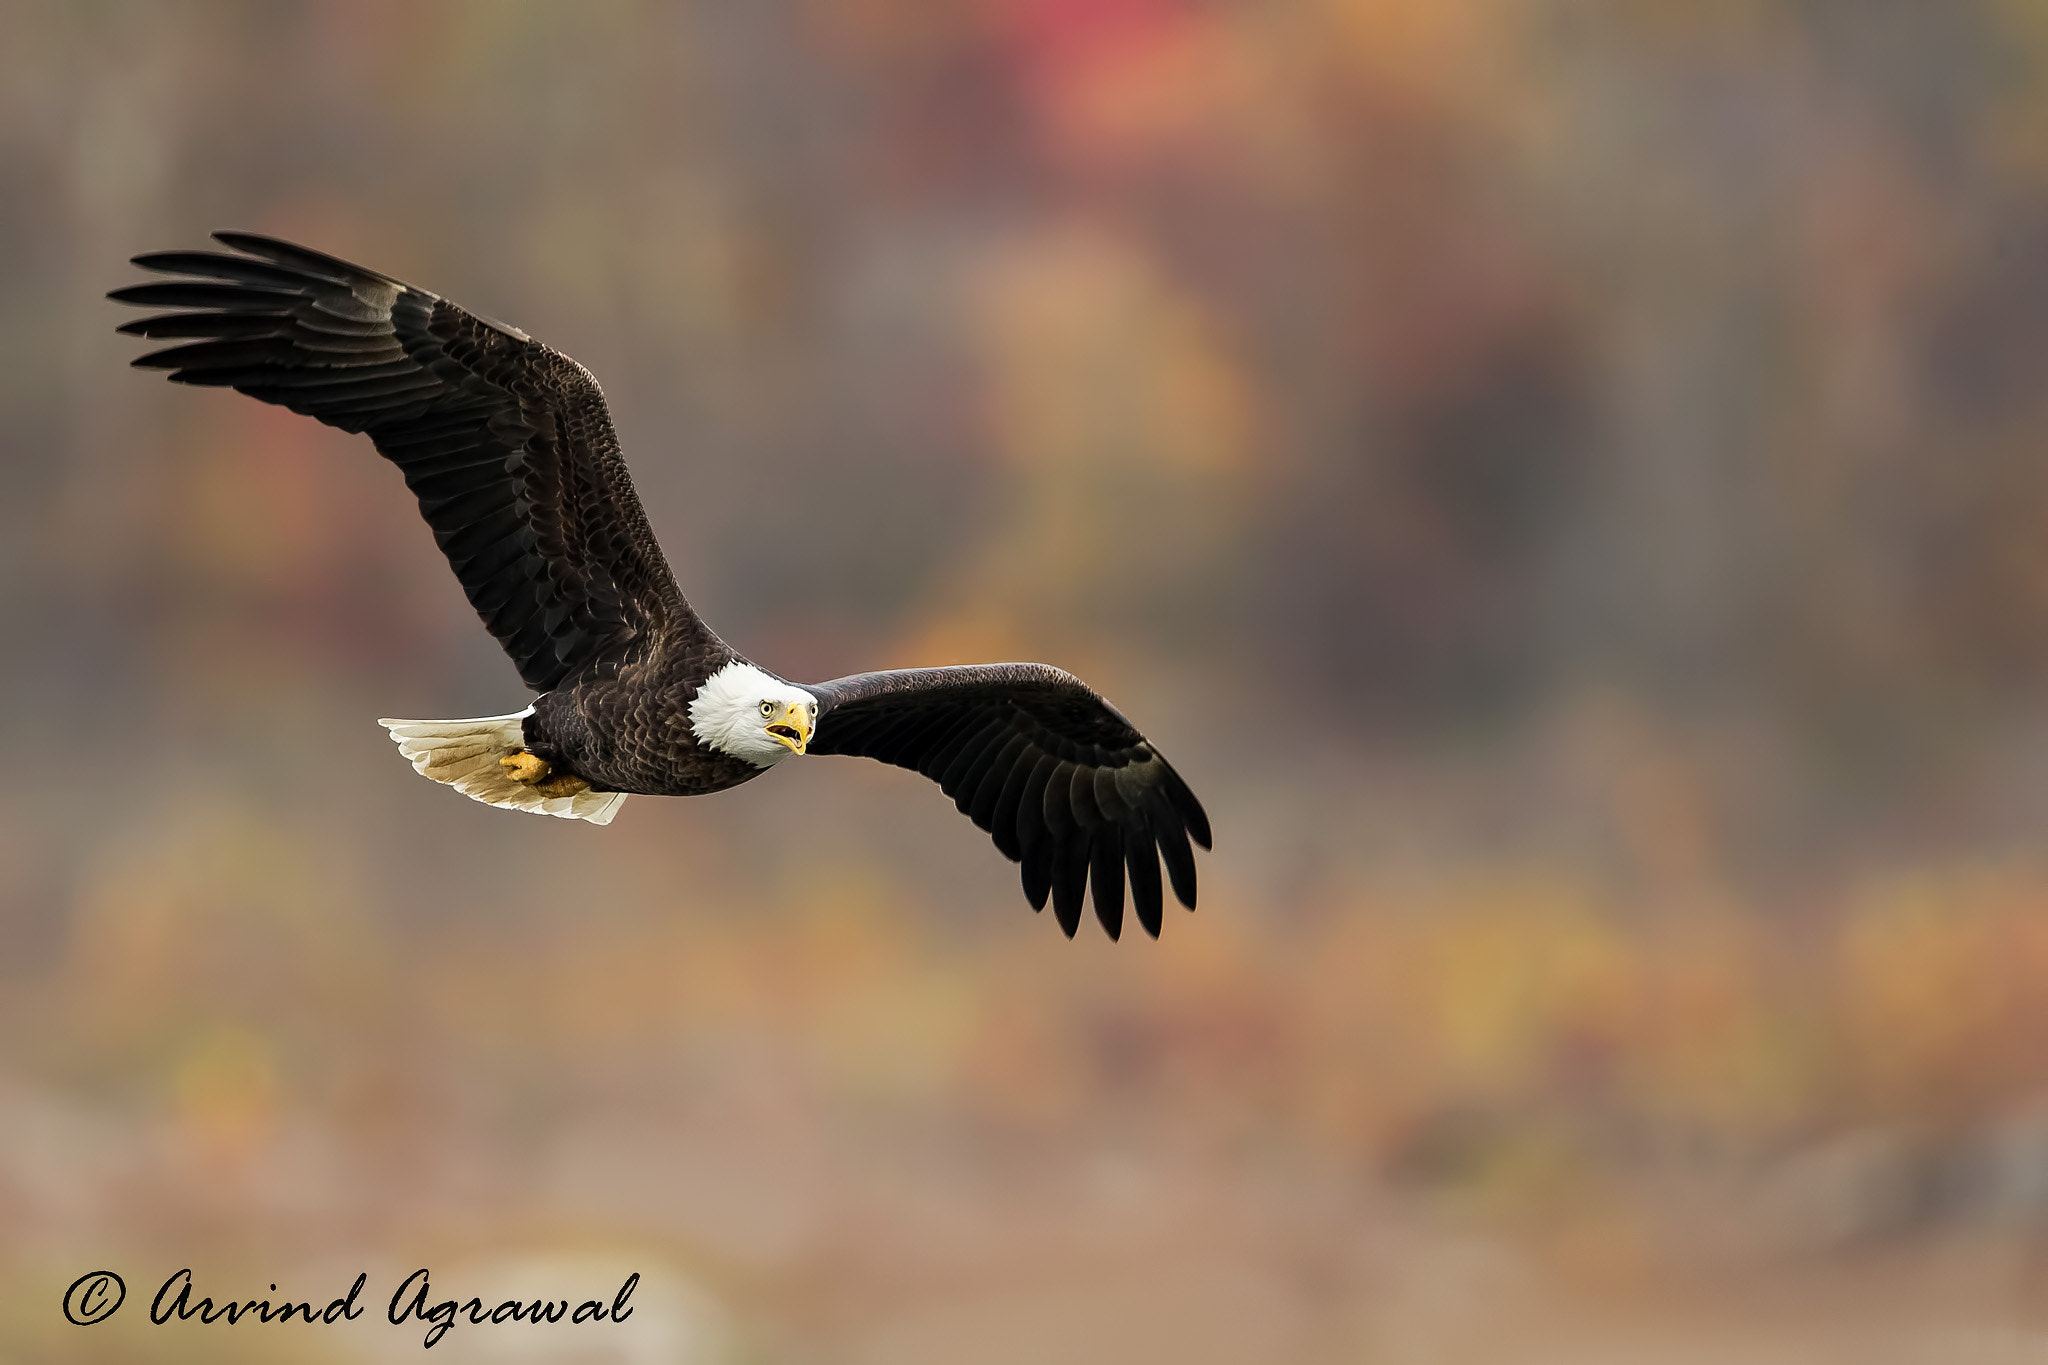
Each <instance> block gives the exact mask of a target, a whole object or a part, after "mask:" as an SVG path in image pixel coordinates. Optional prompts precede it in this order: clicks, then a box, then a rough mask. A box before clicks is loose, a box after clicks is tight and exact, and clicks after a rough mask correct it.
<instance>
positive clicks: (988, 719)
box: [808, 664, 1209, 938]
mask: <svg viewBox="0 0 2048 1365" xmlns="http://www.w3.org/2000/svg"><path fill="white" fill-rule="evenodd" d="M808 690H809V691H810V692H811V693H812V694H813V695H815V696H816V697H817V698H818V727H817V732H816V735H815V737H814V738H813V739H812V740H811V744H810V752H811V753H814V754H859V755H861V756H862V757H865V758H875V759H880V760H881V761H882V762H884V763H893V764H895V765H896V766H897V767H899V768H909V769H911V770H912V771H913V772H919V773H923V774H924V775H925V776H926V777H929V778H931V779H932V780H933V781H935V782H937V783H938V784H939V786H940V788H941V789H942V790H943V791H944V792H945V793H946V795H948V796H950V797H952V798H953V804H954V805H956V806H958V807H959V808H960V811H961V813H962V814H964V815H966V816H967V817H968V818H969V819H970V820H972V821H974V823H975V824H977V825H979V826H981V827H982V828H983V829H985V830H987V831H988V832H989V835H990V836H991V837H992V838H993V839H994V840H995V844H996V847H997V848H999V849H1001V850H1002V851H1003V855H1004V856H1005V857H1007V858H1009V859H1010V860H1011V861H1012V862H1021V863H1022V864H1023V865H1024V869H1023V875H1024V894H1025V895H1026V896H1027V897H1029V898H1030V901H1031V908H1032V909H1034V910H1042V909H1044V908H1045V901H1046V897H1047V895H1048V894H1050V895H1051V897H1052V904H1053V913H1054V914H1055V915H1057V916H1058V917H1059V922H1060V928H1062V929H1064V930H1065V931H1066V933H1067V937H1069V938H1072V937H1073V935H1074V930H1075V928H1076V927H1077V926H1078V925H1079V924H1080V922H1081V901H1082V897H1083V893H1084V892H1086V891H1087V890H1088V889H1089V887H1090V886H1091V885H1092V886H1093V888H1094V894H1095V917H1096V918H1097V919H1099V920H1101V921H1102V927H1103V928H1104V929H1106V930H1108V931H1109V936H1110V937H1111V938H1115V937H1117V936H1118V934H1120V933H1121V932H1122V931H1123V922H1124V875H1125V871H1126V869H1127V868H1128V870H1129V874H1130V883H1131V899H1132V901H1133V903H1134V904H1135V906H1136V909H1137V912H1138V923H1140V924H1142V925H1143V926H1144V927H1145V932H1146V933H1148V934H1150V935H1152V936H1153V937H1154V938H1157V937H1158V936H1159V919H1160V905H1161V897H1160V887H1159V861H1160V858H1161V857H1163V858H1164V859H1165V861H1166V872H1167V877H1168V879H1169V880H1170V881H1171V882H1172V883H1173V894H1174V895H1175V896H1176V897H1177V898H1178V899H1179V900H1180V903H1181V904H1182V905H1185V906H1186V907H1187V908H1188V909H1190V910H1192V909H1194V908H1195V858H1194V854H1193V852H1192V851H1190V849H1189V848H1188V840H1189V839H1190V838H1193V840H1194V842H1196V843H1198V844H1200V845H1201V846H1202V847H1203V848H1207V847H1209V817H1208V816H1206V815H1204V814H1203V813H1202V804H1201V802H1199V801H1197V800H1195V794H1194V793H1193V792H1191V791H1189V790H1188V786H1187V783H1185V782H1183V781H1181V779H1180V774H1178V773H1176V772H1175V771H1174V770H1173V768H1172V766H1171V765H1170V764H1168V763H1167V761H1166V760H1165V759H1164V758H1162V757H1160V755H1159V753H1158V751H1156V750H1155V749H1153V747H1152V746H1151V745H1150V744H1148V743H1146V742H1145V737H1144V736H1143V735H1141V734H1139V733H1138V732H1137V730H1136V729H1134V728H1133V727H1132V725H1131V723H1130V722H1129V721H1127V720H1125V719H1124V718H1123V717H1122V716H1121V715H1119V714H1117V711H1116V708H1115V707H1113V706H1111V705H1110V704H1109V703H1108V702H1106V701H1104V700H1103V699H1102V698H1101V697H1098V696H1096V695H1095V693H1094V692H1093V691H1091V690H1089V688H1088V686H1087V685H1086V684H1085V683H1083V682H1082V681H1081V680H1080V679H1078V678H1076V677H1074V676H1073V675H1071V674H1068V673H1062V672H1061V671H1060V670H1059V669H1057V668H1051V667H1048V666H1047V665H1045V664H976V665H973V666H971V667H966V668H912V669H903V670H901V671H898V672H891V673H861V674H856V675H855V676H853V677H850V678H839V679H836V680H834V681H832V682H828V683H819V684H817V685H815V686H809V687H808ZM1155 850H1156V852H1155Z"/></svg>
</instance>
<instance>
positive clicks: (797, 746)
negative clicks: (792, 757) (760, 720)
mask: <svg viewBox="0 0 2048 1365" xmlns="http://www.w3.org/2000/svg"><path fill="white" fill-rule="evenodd" d="M768 733H769V734H770V735H772V736H774V738H775V742H776V743H778V744H781V745H784V746H786V747H787V748H788V749H789V751H790V752H791V753H793V754H800V753H802V752H803V751H804V749H805V748H806V747H807V746H808V745H809V744H810V742H811V718H810V717H809V716H808V715H806V714H805V713H804V708H803V707H802V706H799V705H797V704H796V703H795V702H791V703H790V704H789V706H788V707H786V708H784V710H783V713H782V716H781V718H780V719H778V720H776V721H775V722H774V723H773V724H771V725H769V727H768Z"/></svg>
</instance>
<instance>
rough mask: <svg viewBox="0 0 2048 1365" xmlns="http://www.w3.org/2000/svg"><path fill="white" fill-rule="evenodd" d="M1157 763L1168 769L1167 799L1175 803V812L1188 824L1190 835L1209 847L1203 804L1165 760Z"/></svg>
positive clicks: (1207, 827)
mask: <svg viewBox="0 0 2048 1365" xmlns="http://www.w3.org/2000/svg"><path fill="white" fill-rule="evenodd" d="M1157 761H1158V763H1159V766H1161V767H1162V768H1165V769H1166V799H1167V800H1169V801H1171V802H1172V803H1173V808H1174V810H1176V811H1178V812H1179V813H1180V818H1181V819H1182V820H1184V821H1186V822H1187V827H1188V833H1189V834H1191V835H1193V836H1194V839H1195V842H1196V843H1198V844H1200V845H1201V846H1202V847H1203V848H1207V847H1209V816H1208V813H1207V812H1206V811H1204V810H1203V809H1202V803H1201V802H1200V801H1197V800H1196V799H1195V794H1194V793H1193V792H1192V791H1190V790H1189V789H1188V784H1187V783H1185V782H1183V781H1181V780H1180V774H1179V773H1177V772H1175V771H1174V770H1173V768H1172V767H1171V765H1169V764H1168V763H1167V761H1166V760H1165V759H1163V758H1161V759H1158V760H1157Z"/></svg>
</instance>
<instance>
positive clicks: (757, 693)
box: [690, 660, 818, 768]
mask: <svg viewBox="0 0 2048 1365" xmlns="http://www.w3.org/2000/svg"><path fill="white" fill-rule="evenodd" d="M817 723H818V699H817V698H816V697H814V696H812V695H811V694H810V693H808V692H806V691H804V690H803V689H802V688H801V687H798V686H796V685H795V684H794V683H786V682H784V681H782V679H780V678H778V677H775V676H774V675H773V674H769V673H764V672H762V671H761V670H760V669H758V668H756V667H754V666H753V665H752V664H749V663H741V662H739V661H738V660H734V661H733V662H732V663H729V664H727V665H726V666H725V667H724V668H721V669H719V670H718V671H717V672H716V673H713V674H712V675H711V676H710V677H708V678H706V679H705V680H704V685H703V686H702V687H700V688H698V689H697V695H696V697H695V698H694V699H693V700H692V701H691V702H690V728H691V729H692V730H694V731H696V734H697V741H698V742H699V743H700V744H705V745H708V746H710V747H711V748H713V749H716V750H718V751H719V752H720V753H725V754H731V755H732V756H733V757H734V758H744V759H745V760H747V762H749V763H751V764H753V765H754V766H755V767H757V768H768V767H773V766H774V765H775V764H776V763H779V762H781V761H782V760H783V759H785V758H788V757H789V756H790V755H791V754H800V753H802V752H803V751H804V749H805V748H806V747H807V746H808V745H809V744H810V742H811V731H812V729H813V728H814V727H815V726H816V725H817Z"/></svg>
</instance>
